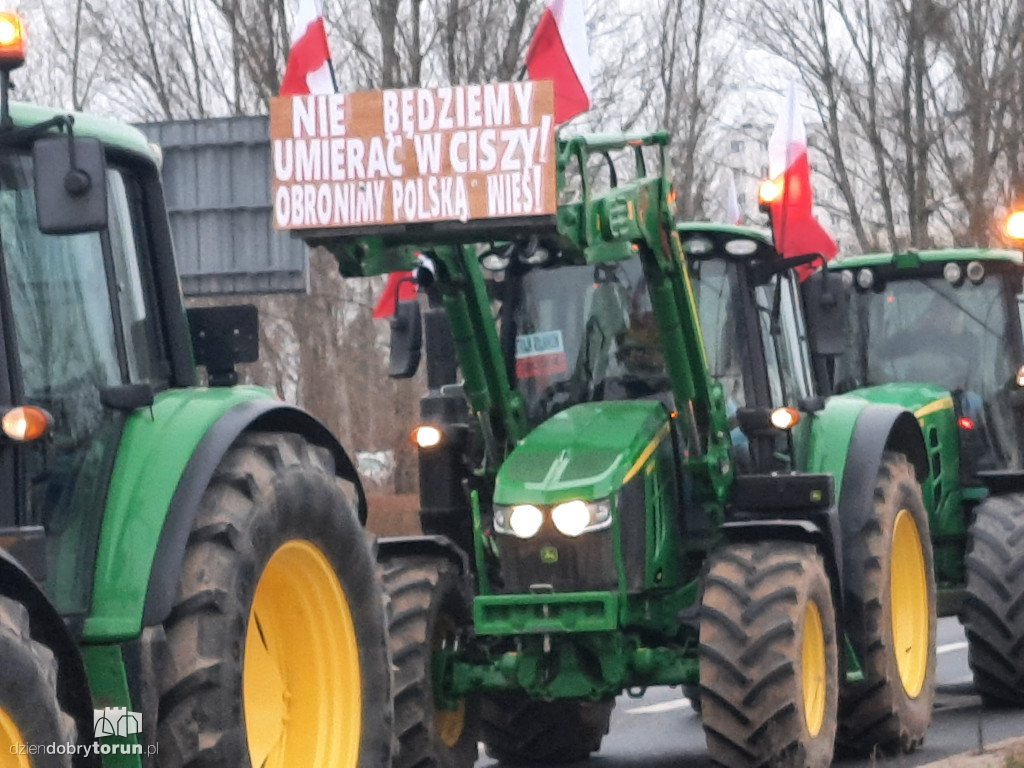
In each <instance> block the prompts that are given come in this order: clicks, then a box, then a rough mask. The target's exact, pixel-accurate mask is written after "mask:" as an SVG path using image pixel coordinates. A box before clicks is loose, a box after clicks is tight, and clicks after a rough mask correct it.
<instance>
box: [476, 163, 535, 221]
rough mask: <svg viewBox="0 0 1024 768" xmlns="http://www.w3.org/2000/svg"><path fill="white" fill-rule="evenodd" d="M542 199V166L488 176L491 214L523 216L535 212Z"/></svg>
mask: <svg viewBox="0 0 1024 768" xmlns="http://www.w3.org/2000/svg"><path fill="white" fill-rule="evenodd" d="M540 200H541V175H540V168H538V167H536V166H534V167H533V168H531V169H530V170H529V171H526V172H524V173H499V174H496V175H493V176H488V177H487V213H488V215H489V216H522V215H523V214H527V213H534V212H536V210H537V209H538V206H539V204H540Z"/></svg>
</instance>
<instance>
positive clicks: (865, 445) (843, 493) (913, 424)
mask: <svg viewBox="0 0 1024 768" xmlns="http://www.w3.org/2000/svg"><path fill="white" fill-rule="evenodd" d="M886 451H896V452H899V453H902V454H904V455H905V456H906V457H907V460H908V461H910V463H911V464H912V465H913V467H914V470H915V471H916V473H917V477H918V480H919V481H921V480H923V479H924V478H926V477H927V476H928V458H927V454H926V452H925V445H924V437H923V435H922V434H921V428H920V426H918V423H917V419H916V418H915V417H914V415H913V414H912V413H911V412H910V411H908V410H906V409H905V408H901V407H899V406H895V405H875V404H870V405H867V406H865V407H864V409H863V410H861V412H860V414H859V416H858V417H857V420H856V423H855V425H854V428H853V433H852V435H851V438H850V444H849V450H848V451H847V454H846V466H845V471H844V473H843V480H842V484H841V486H840V492H839V505H838V506H839V523H840V529H841V535H842V540H843V550H844V563H845V565H844V569H843V576H842V580H843V598H844V604H846V605H847V606H858V605H862V604H863V602H864V572H863V570H862V564H863V563H864V560H865V558H866V556H867V550H866V544H865V542H864V540H863V538H862V537H861V536H860V531H861V529H862V528H863V526H864V524H865V523H866V521H867V520H868V519H869V518H870V516H871V515H872V513H873V510H874V494H875V484H876V481H877V477H878V468H879V467H880V466H881V464H882V456H883V454H884V453H885V452H886ZM847 619H848V620H847V621H846V622H845V624H846V627H847V630H848V632H849V633H850V640H851V642H852V643H853V647H854V650H855V651H856V652H857V654H858V656H859V657H860V658H863V653H864V651H865V648H864V647H863V641H862V638H861V634H862V633H861V632H860V631H859V628H860V624H861V623H860V622H859V621H858V619H857V617H847Z"/></svg>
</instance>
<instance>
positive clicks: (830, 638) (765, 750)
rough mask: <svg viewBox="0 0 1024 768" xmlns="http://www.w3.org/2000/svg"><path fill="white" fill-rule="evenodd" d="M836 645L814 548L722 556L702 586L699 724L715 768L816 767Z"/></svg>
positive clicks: (828, 757)
mask: <svg viewBox="0 0 1024 768" xmlns="http://www.w3.org/2000/svg"><path fill="white" fill-rule="evenodd" d="M838 676H839V646H838V640H837V630H836V616H835V608H834V605H833V598H832V587H831V583H830V581H829V577H828V574H827V572H826V571H825V564H824V561H823V560H822V558H821V555H820V554H818V551H817V550H816V549H815V547H814V546H812V545H810V544H800V543H789V542H779V541H773V542H760V543H756V544H742V545H741V544H736V545H731V546H728V547H725V548H724V549H722V550H721V551H720V552H718V553H717V554H716V555H715V556H714V558H713V560H712V561H711V567H710V570H709V571H708V575H707V576H706V577H705V584H704V598H703V604H702V610H701V620H700V688H701V696H700V700H701V722H702V724H703V726H704V735H705V737H706V739H707V744H708V751H709V752H710V754H711V759H712V762H713V763H714V764H715V765H720V766H724V767H725V768H761V766H769V765H770V766H773V767H775V766H791V767H792V768H825V766H828V765H831V763H832V754H833V749H834V746H835V733H836V714H837V710H838V698H839V681H838Z"/></svg>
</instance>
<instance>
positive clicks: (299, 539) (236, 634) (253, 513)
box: [158, 433, 391, 768]
mask: <svg viewBox="0 0 1024 768" xmlns="http://www.w3.org/2000/svg"><path fill="white" fill-rule="evenodd" d="M164 631H165V633H166V637H167V645H168V663H167V664H166V665H165V669H164V670H163V673H162V680H161V691H160V692H161V696H160V710H159V723H158V738H159V743H160V755H159V761H160V765H166V766H183V765H195V766H199V765H210V766H214V765H217V766H221V765H231V766H240V767H242V768H247V767H248V766H255V767H256V768H263V767H265V768H307V766H320V765H324V766H326V765H330V766H339V767H340V768H370V766H373V768H377V767H378V766H381V765H387V764H388V762H387V761H388V760H389V757H390V752H391V716H390V714H391V698H390V691H391V687H390V682H391V676H390V660H389V657H388V650H387V641H386V631H387V628H386V618H385V602H384V595H383V591H382V589H381V586H380V582H379V579H378V577H377V564H376V562H375V558H374V553H373V546H372V542H371V539H370V537H369V536H368V535H367V533H366V532H365V531H364V529H363V528H362V526H361V525H360V524H359V521H358V520H357V518H356V515H355V513H354V511H353V510H352V509H351V506H350V504H349V503H348V501H347V499H346V498H345V495H344V494H343V493H342V491H341V488H340V487H339V485H338V482H337V478H336V477H335V475H334V464H333V460H332V457H331V455H330V453H329V452H328V451H327V450H325V449H322V448H319V447H316V446H313V445H311V444H310V443H309V442H307V441H306V440H305V439H303V438H302V437H300V436H299V435H295V434H290V433H248V434H245V435H243V436H242V437H241V438H239V439H238V441H236V443H235V445H234V446H233V447H232V448H231V449H230V450H229V451H228V453H227V454H226V455H225V456H224V458H223V459H222V460H221V462H220V464H219V465H218V467H217V469H216V471H215V473H214V476H213V479H212V480H211V482H210V485H209V487H208V488H207V489H206V491H205V493H204V494H203V497H202V500H201V501H200V505H199V510H198V514H197V516H196V520H195V522H194V524H193V527H192V531H191V534H190V535H189V540H188V548H187V550H186V553H185V561H184V565H183V567H182V572H181V576H180V581H179V584H178V591H177V597H176V599H175V603H174V606H173V608H172V610H171V613H170V616H168V618H167V620H166V621H165V623H164Z"/></svg>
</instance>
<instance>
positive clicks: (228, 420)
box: [142, 399, 366, 627]
mask: <svg viewBox="0 0 1024 768" xmlns="http://www.w3.org/2000/svg"><path fill="white" fill-rule="evenodd" d="M253 431H256V432H294V433H297V434H300V435H302V436H303V437H305V438H306V439H307V440H309V441H310V442H311V443H313V444H314V445H319V446H322V447H324V448H326V449H327V450H329V451H330V452H331V454H332V455H333V457H334V467H335V472H336V474H337V475H338V477H340V478H342V479H343V480H347V481H349V482H350V483H352V484H353V485H354V486H355V490H356V494H357V495H358V505H359V507H358V514H359V520H360V522H361V523H362V524H363V525H365V524H366V494H365V492H364V490H363V485H362V482H361V481H360V479H359V475H358V473H357V472H356V467H355V464H353V463H352V459H351V458H349V455H348V454H347V453H346V452H345V449H344V448H343V447H342V445H341V443H339V442H338V440H337V439H336V438H335V437H334V435H333V434H331V432H330V430H328V429H327V427H325V426H324V425H323V424H322V423H321V422H320V421H318V420H317V419H315V418H314V417H313V416H311V415H309V414H308V413H306V412H305V411H303V410H301V409H299V408H296V407H294V406H291V405H287V404H285V403H282V402H280V401H277V400H269V399H260V400H249V401H245V402H242V403H239V404H238V405H235V406H234V407H232V408H230V409H229V410H228V411H226V412H225V413H224V414H223V415H222V416H221V417H220V418H218V419H217V420H216V421H215V422H214V423H213V424H212V425H211V426H210V428H209V429H208V430H207V431H206V434H205V435H204V436H203V438H202V440H200V442H199V444H198V445H197V446H196V449H195V451H194V452H193V453H192V456H191V458H190V459H189V461H188V464H187V465H186V466H185V470H184V472H183V473H182V475H181V478H180V479H179V481H178V484H177V487H176V488H175V491H174V495H173V496H172V497H171V502H170V505H169V507H168V509H167V516H166V518H165V519H164V524H163V528H162V529H161V531H160V538H159V540H158V543H157V548H156V553H155V555H154V557H153V563H152V567H151V568H150V572H149V584H148V587H147V589H146V599H145V604H144V608H143V613H142V625H143V626H144V627H147V626H154V625H157V624H162V623H163V621H164V620H165V619H166V618H167V616H168V614H169V613H170V611H171V606H172V605H173V603H174V595H175V590H176V588H177V584H178V575H179V573H180V572H181V567H182V563H183V562H184V559H185V547H186V545H187V544H188V536H189V531H191V529H192V524H193V523H194V522H195V518H196V514H198V509H199V502H200V499H201V498H202V496H203V493H204V492H205V491H206V488H207V487H208V486H209V484H210V480H211V479H212V478H213V474H214V472H215V471H216V468H217V466H218V465H219V464H220V461H221V459H222V458H223V457H224V455H225V454H226V453H227V452H228V450H229V449H230V448H231V446H232V445H233V444H234V442H235V440H237V439H238V437H239V435H241V434H242V433H243V432H253Z"/></svg>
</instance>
